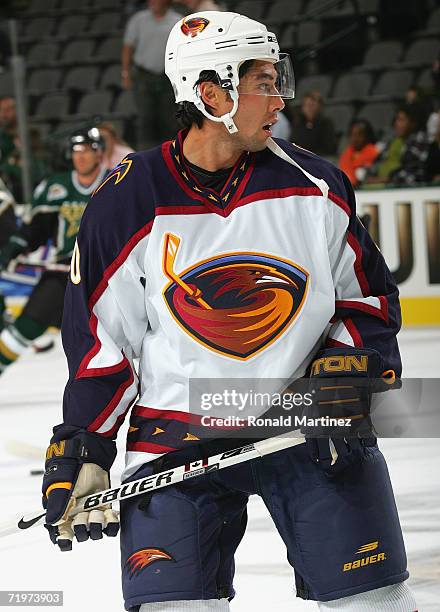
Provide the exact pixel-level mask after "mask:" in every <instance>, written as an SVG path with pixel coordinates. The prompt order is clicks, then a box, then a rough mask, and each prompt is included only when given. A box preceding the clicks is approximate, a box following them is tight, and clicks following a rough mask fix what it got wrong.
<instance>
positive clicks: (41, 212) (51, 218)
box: [20, 180, 59, 251]
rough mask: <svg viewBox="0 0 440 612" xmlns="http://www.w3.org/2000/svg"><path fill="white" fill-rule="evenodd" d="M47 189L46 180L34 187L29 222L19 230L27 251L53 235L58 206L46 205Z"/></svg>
mask: <svg viewBox="0 0 440 612" xmlns="http://www.w3.org/2000/svg"><path fill="white" fill-rule="evenodd" d="M48 188H49V183H48V182H47V181H46V180H43V181H41V183H39V185H37V186H36V188H35V190H34V193H33V195H32V203H31V210H30V217H31V218H30V221H29V222H28V223H25V224H24V225H23V226H22V227H21V228H20V236H21V238H22V239H23V240H25V241H26V244H27V247H26V250H27V251H35V249H37V248H38V247H39V246H42V245H44V244H46V242H47V241H48V240H49V239H50V238H53V236H54V235H55V232H56V227H57V223H58V212H59V206H54V205H49V204H48V202H47V191H48Z"/></svg>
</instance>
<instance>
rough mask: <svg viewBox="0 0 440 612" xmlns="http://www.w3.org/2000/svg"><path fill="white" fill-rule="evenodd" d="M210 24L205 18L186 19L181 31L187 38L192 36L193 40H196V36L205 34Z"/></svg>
mask: <svg viewBox="0 0 440 612" xmlns="http://www.w3.org/2000/svg"><path fill="white" fill-rule="evenodd" d="M208 24H209V21H208V19H205V18H204V17H193V18H192V19H184V20H183V22H182V25H181V26H180V29H181V30H182V32H183V33H184V34H185V36H191V38H194V36H197V34H200V32H203V30H204V29H205V28H206V26H207V25H208Z"/></svg>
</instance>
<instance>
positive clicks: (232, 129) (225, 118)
mask: <svg viewBox="0 0 440 612" xmlns="http://www.w3.org/2000/svg"><path fill="white" fill-rule="evenodd" d="M229 95H230V96H231V98H232V102H233V105H232V109H231V111H230V112H229V113H226V114H225V115H222V116H221V117H214V116H213V115H210V114H209V113H208V111H207V110H206V108H205V105H204V104H203V101H202V99H201V97H200V94H199V88H197V92H196V95H195V99H194V104H195V105H196V107H197V108H198V110H199V111H200V112H201V113H202V114H203V115H204V116H205V117H206V118H207V119H209V120H210V121H214V122H215V123H223V124H224V126H225V127H226V129H227V130H228V132H229V133H230V134H236V133H237V132H238V128H237V126H236V125H235V123H234V120H233V118H232V117H233V116H234V115H235V113H236V112H237V108H238V91H237V90H236V89H235V87H234V89H232V90H230V91H229Z"/></svg>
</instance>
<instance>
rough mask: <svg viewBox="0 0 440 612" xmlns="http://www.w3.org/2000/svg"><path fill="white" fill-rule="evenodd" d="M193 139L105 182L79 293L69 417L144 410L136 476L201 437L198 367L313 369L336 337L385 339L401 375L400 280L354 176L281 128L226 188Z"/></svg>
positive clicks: (79, 258)
mask: <svg viewBox="0 0 440 612" xmlns="http://www.w3.org/2000/svg"><path fill="white" fill-rule="evenodd" d="M184 137H185V132H180V133H179V135H178V137H177V138H176V140H175V141H170V142H167V143H165V144H164V145H162V147H160V148H157V149H153V150H150V151H146V152H141V153H136V154H132V155H129V156H128V157H126V158H125V159H124V160H123V161H122V162H121V163H120V164H119V166H117V167H116V168H115V169H114V170H113V171H112V172H111V173H110V175H109V176H108V177H107V178H106V179H105V181H104V182H103V183H102V184H101V186H100V187H99V188H98V189H97V190H96V192H95V194H94V196H93V198H92V200H91V202H90V204H89V205H88V207H87V209H86V212H85V214H84V217H83V220H82V222H81V228H80V231H79V235H78V244H77V247H76V249H75V253H74V257H73V259H72V274H71V281H70V282H69V285H68V289H67V293H66V301H65V312H64V321H63V343H64V348H65V352H66V355H67V358H68V362H69V381H68V383H67V386H66V390H65V395H64V424H65V425H67V426H75V427H80V428H84V429H87V430H88V431H93V432H96V433H97V434H99V435H102V436H105V437H115V436H116V434H117V431H118V429H119V427H120V425H121V423H122V422H123V420H124V418H125V416H126V414H127V413H128V412H129V411H130V409H131V414H130V429H129V433H128V440H127V463H126V472H125V475H126V476H128V475H130V474H132V473H134V472H135V471H136V469H138V467H140V466H141V465H142V464H143V463H145V462H147V461H150V460H152V459H155V458H157V457H158V456H160V455H161V454H163V453H167V452H171V451H174V450H176V449H179V448H182V447H185V446H187V445H190V444H194V443H197V441H198V438H201V439H202V438H203V432H202V431H201V433H200V436H194V435H189V434H188V433H187V432H186V429H185V428H186V426H187V425H188V424H189V423H193V422H194V418H195V417H194V416H193V415H192V414H191V407H190V406H189V396H188V385H189V381H190V380H191V379H192V378H198V379H199V378H255V379H258V378H275V377H277V378H292V377H299V376H302V375H303V374H304V372H305V370H306V367H307V366H308V364H309V363H310V360H311V358H312V356H313V355H314V353H315V352H316V351H317V349H318V347H320V346H323V345H325V346H349V347H353V346H364V347H367V348H374V349H376V350H377V351H378V352H379V353H380V354H381V355H382V357H383V359H384V362H385V365H386V367H387V368H390V369H393V370H395V371H396V373H397V374H399V373H400V357H399V351H398V347H397V342H396V334H397V331H398V329H399V326H400V310H399V304H398V291H397V288H396V285H395V283H394V281H393V279H392V276H391V274H390V272H389V270H388V268H387V267H386V265H385V263H384V261H383V258H382V256H381V255H380V253H379V251H378V249H377V247H376V246H375V245H374V243H373V241H372V240H371V238H370V236H369V235H368V233H367V232H366V230H365V228H364V227H363V226H362V224H361V223H360V222H359V220H358V219H357V217H356V214H355V199H354V194H353V191H352V189H351V186H350V183H349V181H348V179H347V178H346V177H345V176H344V175H343V173H342V172H340V171H339V170H338V169H337V168H335V167H334V166H333V165H331V164H330V163H328V162H327V161H325V160H323V159H321V158H319V157H317V156H316V155H314V154H312V153H310V152H308V151H305V150H303V149H300V148H299V147H296V146H295V145H291V144H289V143H287V142H285V141H281V140H280V141H276V142H275V141H274V140H269V141H268V147H267V148H266V149H265V150H264V151H261V152H258V153H245V154H243V155H242V157H241V158H240V159H239V160H238V162H237V164H236V165H235V167H234V168H233V169H232V171H231V174H230V176H229V178H228V179H227V181H226V184H225V186H224V188H223V189H222V191H221V193H216V192H214V191H212V190H210V189H206V188H204V187H203V186H202V185H200V184H199V183H198V182H197V180H196V178H195V177H193V176H192V174H191V172H190V170H189V168H188V167H187V165H186V164H185V160H184V158H183V154H182V143H183V139H184ZM134 359H139V372H138V373H136V371H135V368H134V365H133V360H134Z"/></svg>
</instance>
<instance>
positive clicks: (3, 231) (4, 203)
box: [0, 179, 17, 332]
mask: <svg viewBox="0 0 440 612" xmlns="http://www.w3.org/2000/svg"><path fill="white" fill-rule="evenodd" d="M14 204H15V200H14V196H13V195H12V193H11V192H10V191H9V189H8V188H7V187H6V185H5V184H4V182H3V180H2V179H0V250H1V249H2V248H3V247H4V246H5V244H6V243H7V242H8V240H9V237H10V236H11V235H12V234H13V233H14V232H15V231H16V230H17V220H16V218H15V213H14ZM5 310H6V305H5V298H4V297H3V295H2V293H1V291H0V332H1V330H2V329H3V327H4V314H5Z"/></svg>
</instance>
